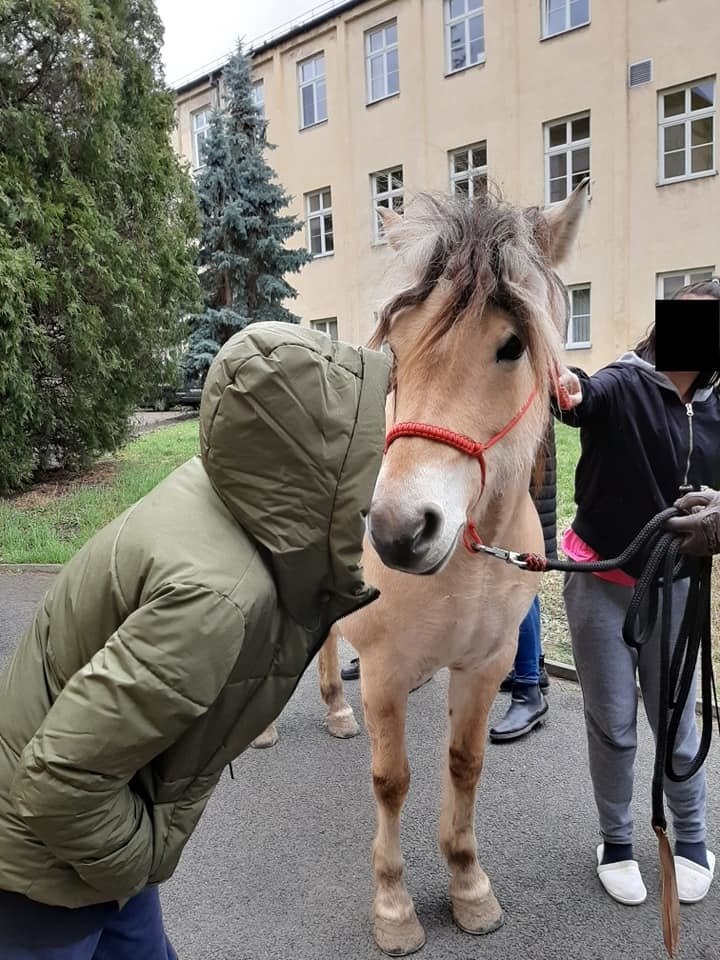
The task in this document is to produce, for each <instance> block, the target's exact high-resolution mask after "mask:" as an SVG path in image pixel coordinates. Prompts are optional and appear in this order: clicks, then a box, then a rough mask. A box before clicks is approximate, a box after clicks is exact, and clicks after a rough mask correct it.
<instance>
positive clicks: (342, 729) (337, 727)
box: [325, 707, 360, 740]
mask: <svg viewBox="0 0 720 960" xmlns="http://www.w3.org/2000/svg"><path fill="white" fill-rule="evenodd" d="M325 726H326V727H327V730H328V733H329V734H330V735H331V736H333V737H337V738H338V740H349V739H350V738H351V737H356V736H357V735H358V734H359V733H360V727H359V726H358V724H357V721H356V719H355V714H354V713H353V711H352V707H348V708H347V709H346V710H341V711H340V712H338V713H329V714H328V716H327V720H326V721H325Z"/></svg>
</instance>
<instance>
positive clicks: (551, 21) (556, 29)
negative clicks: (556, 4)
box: [547, 6, 566, 36]
mask: <svg viewBox="0 0 720 960" xmlns="http://www.w3.org/2000/svg"><path fill="white" fill-rule="evenodd" d="M565 22H566V21H565V7H564V6H563V8H562V9H560V10H551V11H550V12H549V13H548V22H547V32H548V34H549V35H550V36H552V34H554V33H562V31H563V30H564V29H565Z"/></svg>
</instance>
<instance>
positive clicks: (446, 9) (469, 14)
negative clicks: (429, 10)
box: [443, 0, 487, 77]
mask: <svg viewBox="0 0 720 960" xmlns="http://www.w3.org/2000/svg"><path fill="white" fill-rule="evenodd" d="M464 3H465V13H463V14H462V15H461V16H458V17H451V16H450V0H443V29H444V31H445V76H446V77H451V76H454V75H455V74H456V73H462V72H463V71H464V70H471V69H472V68H473V67H479V66H481V65H482V64H483V63H485V62H486V60H487V53H486V50H485V0H480V7H479V8H478V9H477V10H468V8H467V3H468V0H464ZM478 16H481V17H482V20H483V32H482V53H481V55H480V59H479V60H476V61H475V62H474V63H470V43H471V40H470V33H469V30H468V28H467V27H466V29H465V55H466V61H465V63H464V64H463V66H462V67H453V65H452V27H454V26H455V25H456V24H458V23H465V24H467V22H468V21H469V20H470V19H472V18H473V17H478Z"/></svg>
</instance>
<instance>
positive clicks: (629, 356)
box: [617, 350, 713, 403]
mask: <svg viewBox="0 0 720 960" xmlns="http://www.w3.org/2000/svg"><path fill="white" fill-rule="evenodd" d="M617 362H618V363H627V364H629V365H630V366H631V367H637V368H638V369H639V370H642V372H643V374H644V375H645V376H646V377H647V378H648V379H649V380H652V381H653V382H654V383H656V384H657V385H658V386H659V387H662V388H663V389H664V390H672V392H673V393H674V394H677V388H676V386H675V384H674V383H673V382H672V380H671V379H670V378H669V377H668V376H666V375H665V374H664V373H662V372H661V371H660V370H656V369H655V366H654V364H652V363H649V362H648V361H647V360H643V358H642V357H640V356H638V354H637V353H635V351H634V350H630V351H629V352H628V353H624V354H623V355H622V356H621V357H620V358H619V359H618V361H617ZM712 392H713V388H712V387H703V388H702V389H700V390H696V391H695V393H694V394H693V398H692V402H693V403H698V402H702V401H703V400H708V399H709V398H710V397H711V396H712Z"/></svg>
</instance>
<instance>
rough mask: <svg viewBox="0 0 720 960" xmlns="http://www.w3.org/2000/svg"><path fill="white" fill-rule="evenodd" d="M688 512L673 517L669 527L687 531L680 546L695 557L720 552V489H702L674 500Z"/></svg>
mask: <svg viewBox="0 0 720 960" xmlns="http://www.w3.org/2000/svg"><path fill="white" fill-rule="evenodd" d="M674 505H675V506H676V507H677V508H678V510H684V511H686V516H682V517H672V518H671V519H670V520H667V521H666V522H665V529H666V530H670V531H672V532H673V533H684V534H685V537H684V539H683V541H682V543H681V544H680V550H681V551H682V552H683V553H685V554H687V555H689V556H691V557H712V556H714V555H715V554H716V553H720V493H718V491H717V490H700V491H698V492H696V493H687V494H686V495H685V496H684V497H680V499H679V500H676V501H675V504H674Z"/></svg>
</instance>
